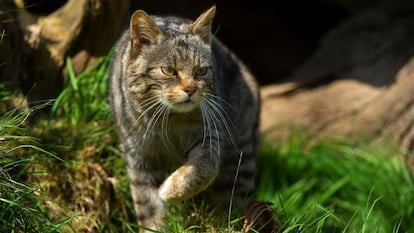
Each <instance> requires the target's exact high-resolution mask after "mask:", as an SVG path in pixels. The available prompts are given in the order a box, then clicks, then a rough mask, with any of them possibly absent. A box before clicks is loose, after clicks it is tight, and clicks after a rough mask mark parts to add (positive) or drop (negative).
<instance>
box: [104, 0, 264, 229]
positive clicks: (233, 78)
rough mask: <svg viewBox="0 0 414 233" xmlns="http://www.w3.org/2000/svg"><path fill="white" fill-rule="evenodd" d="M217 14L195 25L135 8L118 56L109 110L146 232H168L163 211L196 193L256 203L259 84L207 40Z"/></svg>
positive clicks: (210, 12)
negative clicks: (152, 230)
mask: <svg viewBox="0 0 414 233" xmlns="http://www.w3.org/2000/svg"><path fill="white" fill-rule="evenodd" d="M215 11H216V8H215V6H213V7H211V8H210V9H208V10H207V11H205V12H204V13H203V14H201V15H200V16H199V17H198V18H197V19H196V20H195V21H194V22H192V21H190V20H187V19H181V18H177V17H159V16H149V15H148V14H147V13H145V12H144V11H142V10H137V11H135V12H134V14H133V15H132V16H131V19H130V25H129V30H127V31H126V32H125V33H124V34H123V35H122V36H121V38H120V40H119V41H118V43H117V46H116V49H115V53H114V56H113V61H112V67H111V74H110V79H109V102H110V106H111V110H112V116H113V119H114V124H115V129H116V130H117V133H118V136H119V141H120V150H121V153H122V156H123V159H124V160H125V164H126V169H127V173H128V177H129V180H130V189H131V195H132V199H133V202H134V208H135V211H136V215H137V222H138V224H139V225H141V226H143V227H144V228H149V229H154V230H158V231H167V230H168V227H167V221H166V210H165V204H166V203H167V202H179V201H184V200H186V199H189V198H192V197H194V196H196V195H197V194H199V193H200V192H202V191H205V192H204V193H206V194H205V195H206V196H207V198H211V200H214V202H213V203H214V204H215V205H217V206H218V205H228V203H229V199H230V196H231V195H233V196H232V197H233V198H234V200H235V202H234V203H235V206H239V205H243V203H245V201H246V200H247V199H248V198H249V197H252V196H253V195H254V191H255V190H254V189H255V173H256V153H257V151H256V150H257V144H258V124H259V122H258V119H259V109H260V96H259V91H258V85H257V83H256V81H255V78H254V76H253V75H252V74H251V73H250V72H249V70H248V69H247V67H246V66H245V65H244V64H243V63H242V62H241V61H240V60H239V59H238V58H237V57H236V56H235V55H234V54H233V53H232V52H231V51H230V50H229V49H227V48H226V47H225V46H224V45H223V44H222V43H221V42H220V41H219V40H218V39H216V38H215V37H214V35H213V34H212V32H211V31H212V23H213V18H214V15H215ZM239 158H241V160H240V161H241V163H240V164H239ZM237 172H238V173H237ZM236 173H237V174H239V175H238V178H237V179H235V175H236ZM233 186H234V187H235V189H234V190H232V189H233ZM232 191H234V192H232ZM232 193H233V194H232ZM240 207H241V206H240ZM141 231H142V230H141Z"/></svg>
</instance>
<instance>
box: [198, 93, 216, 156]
mask: <svg viewBox="0 0 414 233" xmlns="http://www.w3.org/2000/svg"><path fill="white" fill-rule="evenodd" d="M206 102H207V100H205V101H203V103H201V105H200V109H201V113H202V117H203V122H205V124H204V123H203V125H204V126H206V128H204V132H205V133H206V134H204V135H203V142H204V141H205V137H206V136H207V135H208V137H209V142H210V144H209V149H210V156H212V155H213V154H214V151H213V132H212V131H213V128H212V127H213V126H214V127H215V128H214V129H215V132H216V136H217V138H216V141H217V145H219V141H220V136H219V134H218V129H217V125H216V124H215V122H214V119H213V117H212V116H211V112H210V110H209V106H208V104H206ZM219 151H220V148H217V152H218V153H219Z"/></svg>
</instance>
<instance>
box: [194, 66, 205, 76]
mask: <svg viewBox="0 0 414 233" xmlns="http://www.w3.org/2000/svg"><path fill="white" fill-rule="evenodd" d="M194 74H195V76H204V75H206V74H207V67H200V68H198V69H196V70H195V72H194Z"/></svg>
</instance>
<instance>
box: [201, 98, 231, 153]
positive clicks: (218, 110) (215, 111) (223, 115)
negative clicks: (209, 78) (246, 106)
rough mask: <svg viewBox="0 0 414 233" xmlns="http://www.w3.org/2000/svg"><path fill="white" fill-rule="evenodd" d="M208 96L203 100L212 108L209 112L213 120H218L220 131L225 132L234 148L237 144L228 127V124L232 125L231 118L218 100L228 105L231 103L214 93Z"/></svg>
mask: <svg viewBox="0 0 414 233" xmlns="http://www.w3.org/2000/svg"><path fill="white" fill-rule="evenodd" d="M208 97H209V98H206V101H205V102H206V103H207V104H208V106H209V108H210V109H211V110H212V111H211V113H212V115H213V117H214V119H215V121H217V122H219V125H220V129H221V131H225V132H226V134H227V136H228V138H229V140H230V143H231V144H232V146H233V147H234V148H235V149H236V148H237V146H236V143H235V139H234V137H233V133H232V130H231V127H230V125H233V122H232V121H231V118H230V116H229V114H228V113H227V111H226V110H225V109H224V108H223V107H222V106H221V104H220V103H219V102H218V101H220V102H222V103H226V104H227V105H229V106H231V105H230V104H228V103H227V102H226V101H225V100H223V99H222V98H219V97H217V96H215V95H212V94H209V95H208ZM214 98H215V99H217V100H215V99H214ZM231 107H232V106H231ZM232 108H233V107H232Z"/></svg>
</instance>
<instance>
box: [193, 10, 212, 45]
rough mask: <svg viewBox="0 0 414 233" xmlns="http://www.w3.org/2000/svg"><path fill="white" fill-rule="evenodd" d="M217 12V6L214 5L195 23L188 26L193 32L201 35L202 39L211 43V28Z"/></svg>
mask: <svg viewBox="0 0 414 233" xmlns="http://www.w3.org/2000/svg"><path fill="white" fill-rule="evenodd" d="M215 14H216V6H212V7H211V8H210V9H208V10H207V11H206V12H204V13H203V14H201V15H200V16H199V17H198V18H197V19H196V20H195V21H194V23H192V24H190V25H189V26H188V30H189V31H190V32H191V33H193V34H198V35H200V37H201V39H203V40H204V42H206V43H210V42H211V39H212V37H213V36H212V33H211V28H212V25H213V18H214V15H215Z"/></svg>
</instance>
